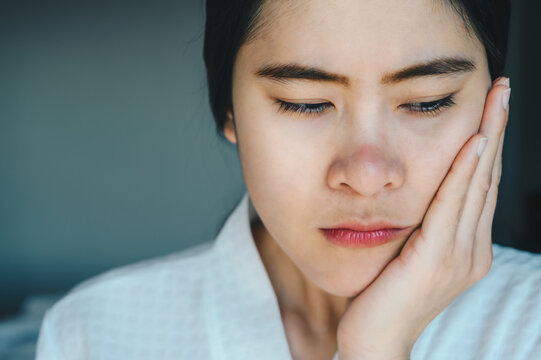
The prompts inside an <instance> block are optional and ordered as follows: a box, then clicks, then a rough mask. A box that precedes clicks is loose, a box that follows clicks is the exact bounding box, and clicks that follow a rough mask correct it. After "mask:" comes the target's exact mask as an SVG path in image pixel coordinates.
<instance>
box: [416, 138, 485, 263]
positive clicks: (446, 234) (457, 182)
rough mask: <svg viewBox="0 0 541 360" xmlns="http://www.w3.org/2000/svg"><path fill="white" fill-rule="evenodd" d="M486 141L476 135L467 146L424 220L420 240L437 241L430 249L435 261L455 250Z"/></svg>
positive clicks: (453, 166)
mask: <svg viewBox="0 0 541 360" xmlns="http://www.w3.org/2000/svg"><path fill="white" fill-rule="evenodd" d="M482 138H483V136H482V135H480V134H476V135H474V136H472V137H471V138H470V139H469V140H468V141H467V142H466V144H464V146H463V147H462V149H461V150H460V151H459V153H458V154H457V156H456V158H455V160H454V162H453V164H452V165H451V168H450V169H449V172H448V173H447V175H446V176H445V179H444V180H443V182H442V183H441V185H440V187H439V189H438V191H437V192H436V195H435V196H434V199H433V200H432V202H431V204H430V206H429V208H428V210H427V213H426V215H425V217H424V219H423V223H422V225H421V229H420V234H419V237H420V238H421V239H425V240H426V239H434V246H431V247H430V248H431V250H430V252H431V253H432V256H433V257H432V258H433V259H440V258H441V257H442V256H445V255H448V254H449V253H450V252H452V250H453V247H454V241H455V236H456V230H457V225H458V221H459V219H460V215H461V212H462V208H463V204H464V201H465V199H466V195H467V192H468V188H469V187H470V182H471V180H472V177H473V174H474V173H475V169H476V167H477V163H478V161H479V156H478V149H479V144H480V143H481V141H482ZM484 141H486V140H484ZM436 244H437V245H436Z"/></svg>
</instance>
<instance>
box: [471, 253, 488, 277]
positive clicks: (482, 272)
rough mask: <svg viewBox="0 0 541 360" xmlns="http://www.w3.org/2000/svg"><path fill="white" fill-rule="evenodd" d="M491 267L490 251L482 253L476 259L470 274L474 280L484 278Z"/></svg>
mask: <svg viewBox="0 0 541 360" xmlns="http://www.w3.org/2000/svg"><path fill="white" fill-rule="evenodd" d="M491 267H492V253H489V254H486V255H483V256H482V257H481V258H479V259H477V260H476V261H475V263H474V264H473V267H472V276H473V279H474V280H475V281H479V280H481V279H482V278H484V277H485V276H486V275H487V274H488V272H489V271H490V268H491Z"/></svg>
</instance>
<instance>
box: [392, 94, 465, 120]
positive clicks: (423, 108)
mask: <svg viewBox="0 0 541 360" xmlns="http://www.w3.org/2000/svg"><path fill="white" fill-rule="evenodd" d="M453 105H456V103H455V101H454V94H451V95H449V96H446V97H444V98H443V99H438V100H434V101H430V102H419V103H409V104H403V105H400V106H399V107H404V108H405V109H406V110H407V111H409V112H413V113H421V114H423V115H431V116H436V115H438V114H439V113H440V112H441V111H443V110H444V109H445V108H449V107H451V106H453Z"/></svg>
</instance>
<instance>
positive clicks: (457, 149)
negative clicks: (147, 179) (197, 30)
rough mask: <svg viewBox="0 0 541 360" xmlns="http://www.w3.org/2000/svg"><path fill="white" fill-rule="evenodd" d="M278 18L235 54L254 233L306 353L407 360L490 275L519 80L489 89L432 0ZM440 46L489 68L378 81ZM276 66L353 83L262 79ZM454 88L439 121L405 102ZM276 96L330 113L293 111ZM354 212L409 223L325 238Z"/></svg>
mask: <svg viewBox="0 0 541 360" xmlns="http://www.w3.org/2000/svg"><path fill="white" fill-rule="evenodd" d="M265 11H266V14H267V15H268V16H272V17H273V18H272V19H273V22H272V26H269V27H267V28H266V29H265V31H263V32H261V34H259V36H257V37H256V38H255V39H253V40H252V41H250V42H248V43H246V44H244V45H243V46H242V47H241V48H240V50H239V52H238V55H237V58H236V61H235V65H234V72H233V111H230V112H229V116H230V119H229V121H228V122H227V123H226V125H225V128H224V134H225V136H226V137H227V138H228V139H229V141H231V142H232V143H235V144H237V146H238V151H239V156H240V160H241V165H242V171H243V175H244V179H245V183H246V186H247V190H248V192H249V194H250V198H251V201H252V203H253V204H254V207H255V209H256V210H257V213H258V215H259V218H260V220H261V221H260V222H259V223H254V224H253V225H252V233H253V236H254V240H255V242H256V245H257V247H258V250H259V253H260V255H261V258H262V261H263V263H264V264H265V267H266V269H267V272H268V274H269V277H270V279H271V282H272V284H273V286H274V289H275V292H276V296H277V299H278V303H279V306H280V310H281V313H282V319H283V323H284V329H285V332H286V336H287V339H288V343H289V346H290V349H291V353H292V355H293V358H295V359H330V358H331V357H332V355H333V354H334V352H335V351H337V349H338V351H339V353H340V357H341V359H366V358H369V359H378V358H385V359H390V358H396V359H403V358H408V356H409V352H410V351H411V348H412V347H413V344H414V342H415V340H416V339H417V337H418V336H419V335H420V333H421V332H422V330H423V329H424V327H426V325H427V324H428V323H429V322H430V321H431V320H432V319H433V318H434V317H435V316H436V315H437V314H438V313H439V312H441V311H442V310H443V309H444V308H445V307H446V306H447V305H448V304H449V303H450V302H451V301H452V300H453V299H454V298H456V297H457V296H459V295H460V294H461V293H462V292H463V291H464V290H466V289H467V288H468V287H469V286H471V285H472V284H473V283H475V282H476V281H478V280H480V279H481V278H482V277H483V276H484V275H485V274H486V272H488V269H489V268H490V264H491V261H492V253H491V247H490V241H491V234H490V229H491V224H492V217H493V214H494V209H495V205H496V194H497V186H498V184H499V178H500V168H501V146H502V144H503V133H504V126H505V123H506V119H507V111H505V110H504V109H503V107H502V100H501V97H502V94H503V90H505V89H506V88H507V86H506V85H505V84H502V83H501V81H499V82H496V83H495V84H492V83H491V80H490V75H489V71H488V65H487V60H486V55H485V52H484V49H483V47H482V44H481V43H480V42H479V41H478V40H477V39H476V38H474V37H472V36H470V35H468V33H467V32H466V30H465V29H464V28H463V27H462V23H461V20H460V19H458V18H457V17H456V15H455V14H454V13H453V12H452V11H450V10H448V9H445V8H443V7H441V6H435V5H434V2H433V1H428V0H411V1H407V2H404V1H400V0H389V1H386V2H381V1H353V0H342V1H339V2H332V1H298V2H296V3H295V5H294V6H292V5H288V6H286V5H285V4H284V3H283V2H282V1H273V2H269V3H267V4H266V6H265ZM381 19H385V21H382V20H381ZM440 55H449V56H454V55H461V56H464V57H467V58H470V59H473V60H474V61H475V64H476V70H475V71H472V72H466V73H462V74H459V75H453V76H430V77H423V78H417V79H414V80H407V81H404V82H401V83H398V84H394V85H382V84H381V83H380V80H381V77H382V76H383V74H385V73H388V72H393V71H396V70H398V69H402V68H404V67H406V66H408V65H411V64H414V63H418V62H421V61H424V60H427V59H429V58H431V57H434V56H440ZM271 62H279V63H282V62H295V63H300V64H305V65H314V66H318V67H321V68H323V69H325V70H327V71H330V72H337V73H340V74H343V75H346V76H347V77H348V78H349V79H350V86H349V87H347V88H346V87H343V86H340V85H338V84H332V83H328V82H314V81H306V80H295V81H290V82H287V83H278V82H276V81H272V80H269V79H264V78H261V77H258V76H257V75H255V72H256V70H257V69H259V68H260V67H262V66H263V65H266V64H268V63H271ZM491 89H492V90H491ZM450 93H455V96H454V101H455V103H456V105H454V106H452V107H449V108H445V109H443V110H442V111H441V112H440V113H439V114H438V115H434V116H430V115H425V114H420V113H414V112H411V111H408V110H407V109H406V108H404V106H401V105H403V104H408V103H418V102H423V101H434V100H438V99H441V98H443V97H444V96H445V95H448V94H450ZM487 95H488V97H487ZM276 99H281V100H285V101H289V102H292V103H324V102H328V103H330V104H332V106H331V107H330V108H328V109H326V110H325V111H324V112H322V113H319V114H302V113H284V112H279V105H278V104H276V103H275V100H276ZM233 114H234V120H233ZM481 137H488V144H487V147H486V150H485V152H484V153H483V157H482V158H481V159H480V161H479V164H478V157H477V155H476V154H477V145H478V140H479V139H480V138H481ZM487 193H488V195H487ZM347 220H357V221H360V222H363V223H373V222H376V221H385V222H387V223H390V224H394V225H397V226H399V227H409V230H408V232H407V233H405V234H404V235H403V236H401V237H400V238H398V239H396V240H394V241H392V242H390V243H387V244H384V245H381V246H376V247H371V248H360V249H351V248H343V247H339V246H335V245H333V244H332V243H330V242H329V241H328V240H327V239H326V238H325V237H324V236H323V234H322V233H321V232H320V231H319V228H329V227H333V226H336V225H338V224H339V223H341V222H343V221H347ZM442 264H443V266H442ZM427 269H428V270H427ZM430 269H432V271H429V270H430ZM427 274H432V276H429V275H427ZM427 294H430V296H427ZM397 299H400V301H397ZM427 299H429V300H427ZM427 301H429V302H427ZM420 304H422V306H420ZM427 309H429V310H427ZM404 310H406V311H404ZM368 314H370V316H368ZM406 314H407V315H406ZM382 333H385V334H387V335H386V336H385V339H382V338H381V336H379V337H378V334H382Z"/></svg>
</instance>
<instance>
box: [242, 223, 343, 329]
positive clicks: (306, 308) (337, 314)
mask: <svg viewBox="0 0 541 360" xmlns="http://www.w3.org/2000/svg"><path fill="white" fill-rule="evenodd" d="M251 228H252V235H253V237H254V241H255V244H256V247H257V249H258V251H259V254H260V256H261V260H262V261H263V264H264V265H265V269H266V270H267V273H268V276H269V278H270V281H271V283H272V286H273V288H274V291H275V293H276V297H277V300H278V304H279V306H280V311H281V313H282V317H286V316H289V317H294V318H295V319H297V320H296V321H301V322H302V323H303V325H304V326H306V327H307V328H308V329H309V330H310V332H312V333H314V334H324V333H336V329H337V327H338V323H339V321H340V318H341V317H342V315H343V314H344V312H345V311H346V308H347V305H348V303H349V299H348V298H345V297H339V296H335V295H332V294H329V293H328V292H326V291H324V290H323V289H321V288H320V287H318V286H317V285H316V284H314V283H313V282H312V281H310V279H308V278H307V277H306V276H304V274H303V273H302V272H301V271H300V270H299V268H298V267H297V266H296V265H295V263H293V261H291V259H290V258H289V256H288V255H287V254H286V253H285V252H284V251H283V250H282V248H281V247H280V246H279V245H278V244H277V242H276V241H275V240H274V239H273V238H272V237H271V236H270V234H269V233H268V231H267V230H266V228H265V226H264V225H263V224H262V223H261V221H256V222H253V223H252V225H251Z"/></svg>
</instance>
